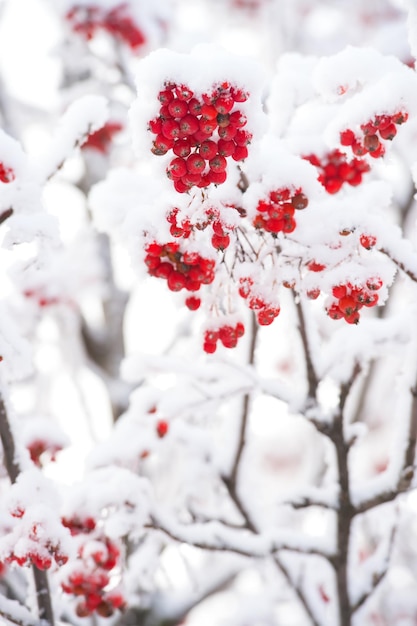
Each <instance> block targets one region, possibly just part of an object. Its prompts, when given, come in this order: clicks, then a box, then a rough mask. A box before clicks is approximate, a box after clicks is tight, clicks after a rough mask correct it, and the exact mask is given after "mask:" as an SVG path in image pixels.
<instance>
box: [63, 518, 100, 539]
mask: <svg viewBox="0 0 417 626" xmlns="http://www.w3.org/2000/svg"><path fill="white" fill-rule="evenodd" d="M61 521H62V525H63V526H65V528H68V530H69V531H70V533H71V535H72V536H73V537H74V536H76V535H80V534H88V533H91V532H92V531H93V530H94V529H95V527H96V520H95V519H94V518H93V517H84V518H80V517H77V516H75V517H63V518H62V520H61Z"/></svg>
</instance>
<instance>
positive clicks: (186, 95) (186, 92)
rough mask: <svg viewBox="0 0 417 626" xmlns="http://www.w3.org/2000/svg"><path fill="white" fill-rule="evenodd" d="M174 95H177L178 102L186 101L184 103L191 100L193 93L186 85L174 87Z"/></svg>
mask: <svg viewBox="0 0 417 626" xmlns="http://www.w3.org/2000/svg"><path fill="white" fill-rule="evenodd" d="M175 93H176V95H177V98H179V99H180V100H186V101H188V100H191V98H192V97H193V95H194V93H193V92H192V91H191V89H190V88H189V87H187V85H176V87H175Z"/></svg>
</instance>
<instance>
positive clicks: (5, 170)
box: [0, 161, 15, 183]
mask: <svg viewBox="0 0 417 626" xmlns="http://www.w3.org/2000/svg"><path fill="white" fill-rule="evenodd" d="M14 179H15V174H14V171H13V170H12V168H11V167H7V165H5V164H4V163H2V162H1V161H0V180H1V182H2V183H11V182H12V181H13V180H14Z"/></svg>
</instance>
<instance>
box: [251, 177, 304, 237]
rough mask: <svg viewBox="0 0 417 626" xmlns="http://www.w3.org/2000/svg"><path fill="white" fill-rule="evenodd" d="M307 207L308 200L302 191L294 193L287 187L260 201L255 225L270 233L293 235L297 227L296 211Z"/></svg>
mask: <svg viewBox="0 0 417 626" xmlns="http://www.w3.org/2000/svg"><path fill="white" fill-rule="evenodd" d="M307 206H308V198H307V196H306V195H305V194H304V193H303V191H302V189H296V190H295V191H293V192H292V191H291V190H290V189H288V188H286V187H284V188H282V189H275V190H273V191H270V192H269V194H268V196H267V197H266V198H262V199H261V200H259V202H258V204H257V206H256V211H257V213H256V216H255V217H254V219H253V225H254V226H255V228H262V229H264V230H266V231H267V232H270V233H279V232H284V233H292V232H293V230H294V229H295V227H296V221H295V218H294V215H295V211H300V210H303V209H305V208H306V207H307Z"/></svg>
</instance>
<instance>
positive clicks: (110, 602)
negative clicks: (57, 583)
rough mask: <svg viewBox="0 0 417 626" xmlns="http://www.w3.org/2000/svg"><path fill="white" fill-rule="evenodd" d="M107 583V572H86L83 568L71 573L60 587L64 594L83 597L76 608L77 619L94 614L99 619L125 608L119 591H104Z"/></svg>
mask: <svg viewBox="0 0 417 626" xmlns="http://www.w3.org/2000/svg"><path fill="white" fill-rule="evenodd" d="M109 582H110V576H109V574H108V573H107V572H104V571H98V572H97V571H86V570H85V569H84V568H83V569H82V570H76V571H74V572H72V573H71V574H70V575H69V576H68V579H67V581H66V582H63V583H61V587H62V590H63V591H64V592H65V593H68V594H72V595H74V596H77V597H80V596H83V599H82V600H80V601H79V602H78V604H77V606H76V613H77V615H78V617H88V616H89V615H91V614H92V613H94V612H95V613H97V615H99V616H100V617H111V616H112V615H113V614H114V611H115V609H121V610H122V609H123V608H124V607H125V599H124V597H123V595H122V594H121V593H120V592H119V591H107V592H106V591H105V588H106V587H107V586H108V584H109Z"/></svg>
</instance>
